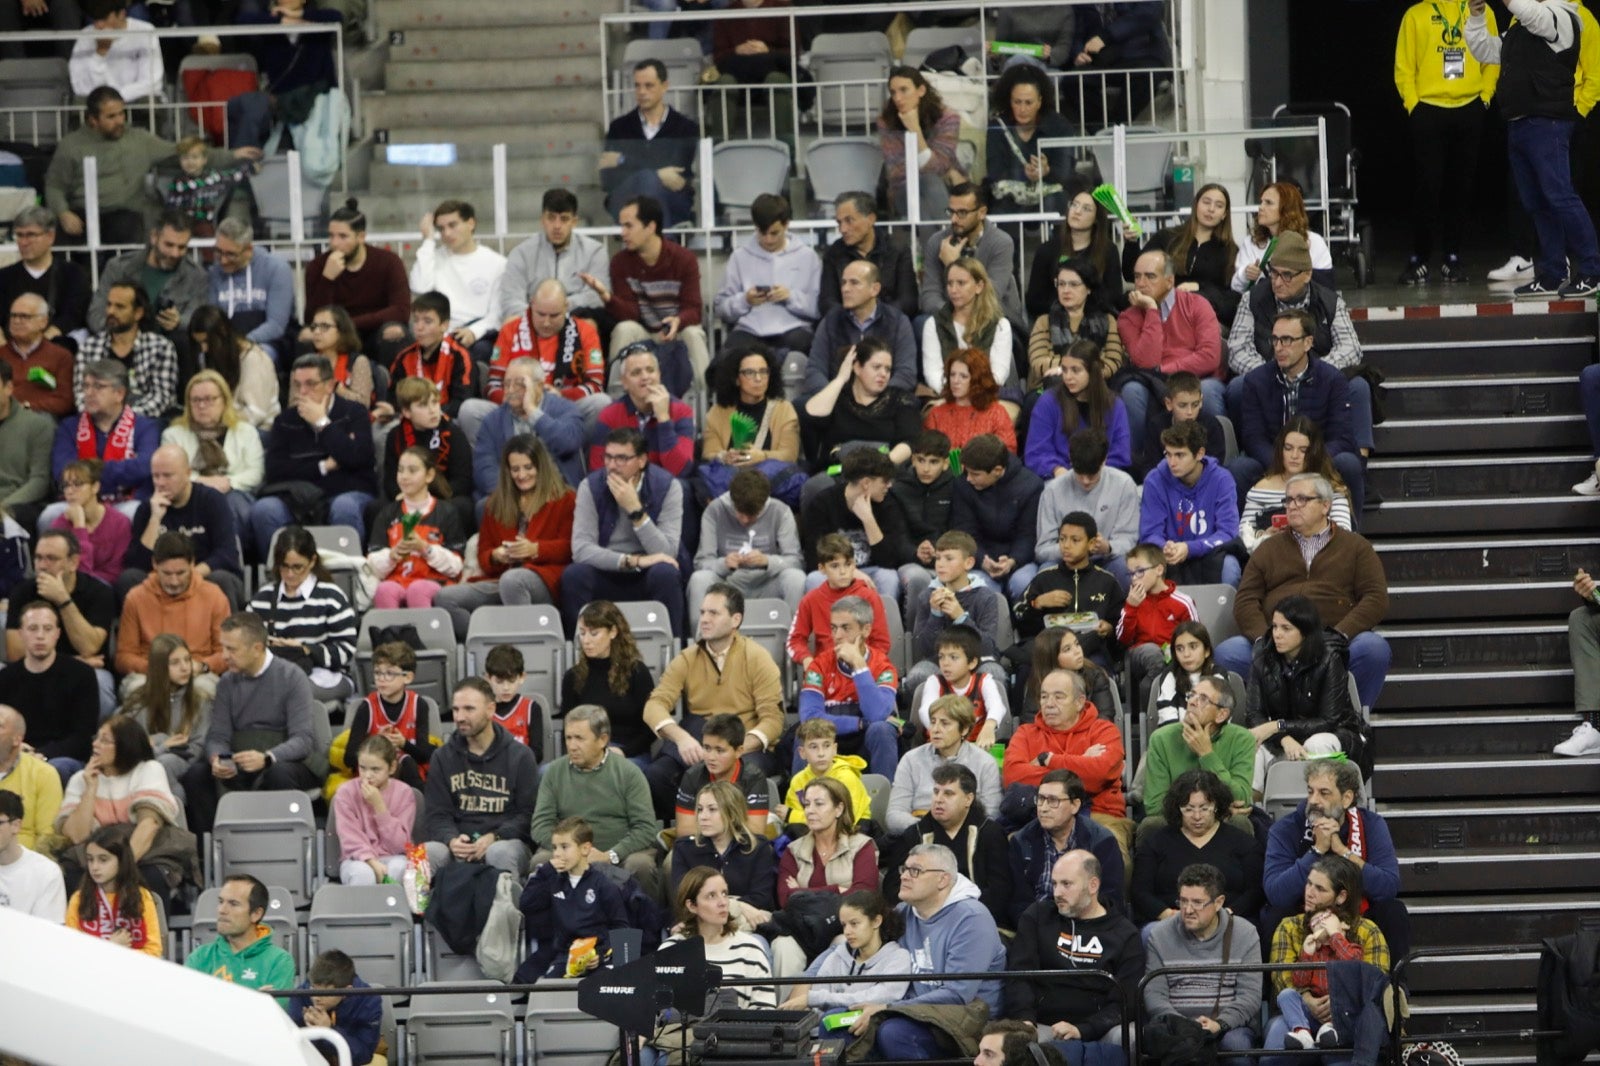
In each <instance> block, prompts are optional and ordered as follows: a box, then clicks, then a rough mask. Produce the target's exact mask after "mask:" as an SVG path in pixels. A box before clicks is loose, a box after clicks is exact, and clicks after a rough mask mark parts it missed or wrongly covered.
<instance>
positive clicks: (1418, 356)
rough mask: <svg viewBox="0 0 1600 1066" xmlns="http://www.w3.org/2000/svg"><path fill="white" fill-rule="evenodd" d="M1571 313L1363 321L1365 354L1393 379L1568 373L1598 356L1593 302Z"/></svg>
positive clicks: (1359, 327)
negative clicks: (1595, 355)
mask: <svg viewBox="0 0 1600 1066" xmlns="http://www.w3.org/2000/svg"><path fill="white" fill-rule="evenodd" d="M1571 312H1572V313H1551V312H1548V311H1546V310H1545V309H1543V308H1541V309H1539V313H1538V314H1517V315H1477V316H1473V317H1466V318H1448V319H1404V320H1391V321H1383V322H1360V323H1357V324H1356V333H1357V335H1358V336H1359V337H1360V338H1361V350H1362V354H1363V357H1364V358H1366V359H1367V360H1369V361H1371V362H1372V363H1373V364H1374V365H1376V366H1379V367H1381V368H1382V369H1383V371H1384V373H1385V374H1386V375H1388V377H1389V378H1390V379H1391V380H1395V379H1399V378H1408V377H1410V378H1434V379H1440V378H1449V377H1457V376H1461V375H1467V374H1508V373H1516V374H1570V375H1571V376H1572V377H1574V378H1576V377H1577V375H1578V371H1580V370H1582V369H1583V368H1584V367H1585V366H1588V365H1589V364H1590V363H1592V362H1594V342H1595V316H1594V307H1593V305H1589V306H1587V307H1586V306H1584V305H1583V304H1582V303H1579V302H1573V303H1572V305H1571Z"/></svg>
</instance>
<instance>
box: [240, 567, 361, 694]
mask: <svg viewBox="0 0 1600 1066" xmlns="http://www.w3.org/2000/svg"><path fill="white" fill-rule="evenodd" d="M250 610H252V611H254V612H255V613H256V614H258V615H260V616H261V620H262V621H264V622H265V623H266V624H267V635H268V636H269V637H282V638H283V639H285V640H298V641H300V642H302V643H303V644H305V646H306V648H307V649H308V650H309V651H310V652H311V660H312V662H313V663H314V664H315V665H317V666H320V667H322V668H323V669H324V670H332V671H333V672H334V673H336V674H343V673H348V672H349V670H350V664H351V663H352V662H354V661H355V657H356V613H355V611H354V610H353V609H352V608H351V606H350V600H349V599H348V598H347V597H346V596H345V594H344V590H343V589H341V588H340V587H339V586H338V585H335V584H333V583H332V582H331V581H307V582H305V583H304V584H302V585H301V586H300V592H299V595H293V596H291V595H289V594H288V593H286V592H284V591H283V586H282V584H276V585H264V586H262V587H261V588H259V589H257V590H256V594H255V595H254V596H253V597H251V599H250Z"/></svg>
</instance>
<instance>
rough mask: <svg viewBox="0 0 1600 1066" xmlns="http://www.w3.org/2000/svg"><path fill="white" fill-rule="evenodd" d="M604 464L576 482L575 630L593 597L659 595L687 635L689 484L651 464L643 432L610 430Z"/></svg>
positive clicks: (567, 610) (569, 601) (569, 611)
mask: <svg viewBox="0 0 1600 1066" xmlns="http://www.w3.org/2000/svg"><path fill="white" fill-rule="evenodd" d="M603 459H604V468H603V469H600V470H596V471H595V472H594V473H592V474H590V475H589V476H588V477H586V478H584V480H583V483H582V484H580V485H579V486H578V502H577V507H576V510H575V512H574V514H573V520H572V563H571V565H569V566H568V567H567V569H566V571H565V572H564V573H563V574H562V575H561V614H562V616H563V617H564V618H565V619H566V624H567V626H568V627H569V628H570V629H572V630H573V631H574V632H575V631H576V629H577V624H578V612H579V611H581V610H582V609H583V607H584V605H585V604H587V603H588V602H589V601H591V600H596V599H605V600H655V601H657V602H658V603H662V604H665V605H666V608H667V618H668V619H669V621H670V622H671V624H672V632H673V633H674V634H679V633H682V632H683V579H682V577H681V576H680V575H681V574H682V568H683V560H682V559H680V556H681V555H683V483H682V482H681V481H679V480H678V479H677V478H675V477H673V476H672V475H671V474H669V473H667V472H666V471H665V470H663V469H662V468H661V467H659V466H657V465H656V464H654V463H652V462H651V461H650V457H649V454H648V453H647V452H646V451H645V439H644V434H642V433H640V432H639V431H638V430H636V429H614V430H612V431H611V432H610V433H609V434H607V435H606V442H605V451H604V456H603Z"/></svg>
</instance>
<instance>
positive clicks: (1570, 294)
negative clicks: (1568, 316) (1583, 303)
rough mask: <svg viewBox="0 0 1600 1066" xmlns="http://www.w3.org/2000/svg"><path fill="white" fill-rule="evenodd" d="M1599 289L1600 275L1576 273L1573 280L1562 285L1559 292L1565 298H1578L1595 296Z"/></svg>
mask: <svg viewBox="0 0 1600 1066" xmlns="http://www.w3.org/2000/svg"><path fill="white" fill-rule="evenodd" d="M1597 291H1600V277H1596V276H1595V275H1593V274H1574V275H1573V277H1572V280H1571V281H1569V282H1567V283H1566V284H1565V285H1563V286H1561V288H1560V290H1559V293H1560V296H1561V298H1562V299H1563V300H1576V299H1581V298H1582V297H1585V296H1593V295H1594V294H1595V293H1596V292H1597Z"/></svg>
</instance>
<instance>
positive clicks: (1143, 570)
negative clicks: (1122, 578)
mask: <svg viewBox="0 0 1600 1066" xmlns="http://www.w3.org/2000/svg"><path fill="white" fill-rule="evenodd" d="M1154 569H1155V567H1153V566H1141V567H1139V568H1138V569H1136V570H1135V569H1132V568H1130V569H1129V570H1128V576H1129V577H1144V575H1146V574H1148V573H1149V572H1150V571H1152V570H1154Z"/></svg>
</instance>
